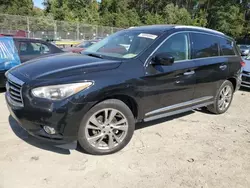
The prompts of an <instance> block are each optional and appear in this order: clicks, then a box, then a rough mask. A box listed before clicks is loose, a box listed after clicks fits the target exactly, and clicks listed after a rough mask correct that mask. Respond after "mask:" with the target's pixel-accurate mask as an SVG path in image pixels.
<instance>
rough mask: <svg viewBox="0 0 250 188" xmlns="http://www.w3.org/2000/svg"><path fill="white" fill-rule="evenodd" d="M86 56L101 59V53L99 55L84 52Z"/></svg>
mask: <svg viewBox="0 0 250 188" xmlns="http://www.w3.org/2000/svg"><path fill="white" fill-rule="evenodd" d="M85 55H87V56H91V57H97V58H100V59H103V57H102V55H99V54H91V53H90V54H85Z"/></svg>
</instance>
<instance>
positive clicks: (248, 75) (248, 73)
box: [241, 55, 250, 88]
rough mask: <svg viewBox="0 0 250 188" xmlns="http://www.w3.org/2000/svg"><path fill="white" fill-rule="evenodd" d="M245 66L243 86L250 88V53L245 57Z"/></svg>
mask: <svg viewBox="0 0 250 188" xmlns="http://www.w3.org/2000/svg"><path fill="white" fill-rule="evenodd" d="M244 62H245V66H244V67H243V69H242V77H241V78H242V83H241V86H242V87H247V88H250V55H248V56H247V57H245V58H244Z"/></svg>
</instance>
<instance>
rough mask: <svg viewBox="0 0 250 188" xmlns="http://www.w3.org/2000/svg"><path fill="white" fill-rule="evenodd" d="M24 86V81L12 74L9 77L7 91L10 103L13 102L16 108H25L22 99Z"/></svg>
mask: <svg viewBox="0 0 250 188" xmlns="http://www.w3.org/2000/svg"><path fill="white" fill-rule="evenodd" d="M23 84H24V82H23V81H21V80H19V79H18V78H16V77H14V76H13V75H11V74H8V75H7V83H6V89H7V92H8V97H9V100H10V102H12V103H13V105H15V106H21V107H23V98H22V85H23Z"/></svg>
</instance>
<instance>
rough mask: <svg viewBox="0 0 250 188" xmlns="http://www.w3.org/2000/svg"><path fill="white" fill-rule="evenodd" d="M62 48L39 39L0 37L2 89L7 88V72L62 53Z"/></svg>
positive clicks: (0, 79) (0, 86) (0, 85)
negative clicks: (27, 62)
mask: <svg viewBox="0 0 250 188" xmlns="http://www.w3.org/2000/svg"><path fill="white" fill-rule="evenodd" d="M62 52H64V51H62V50H61V49H60V48H58V47H56V46H55V45H53V44H51V43H49V42H45V41H43V40H39V39H30V38H19V37H14V38H13V37H0V88H3V87H5V81H6V79H5V76H4V74H5V72H6V71H7V70H9V69H10V68H12V67H14V66H16V65H18V64H20V63H24V62H25V61H29V60H31V59H35V58H38V57H45V56H52V55H54V54H58V53H62Z"/></svg>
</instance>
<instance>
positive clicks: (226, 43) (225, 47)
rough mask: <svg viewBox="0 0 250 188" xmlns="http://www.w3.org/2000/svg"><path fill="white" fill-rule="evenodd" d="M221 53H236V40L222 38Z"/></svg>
mask: <svg viewBox="0 0 250 188" xmlns="http://www.w3.org/2000/svg"><path fill="white" fill-rule="evenodd" d="M220 48H221V55H235V51H234V42H232V41H230V40H227V39H224V38H220Z"/></svg>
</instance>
